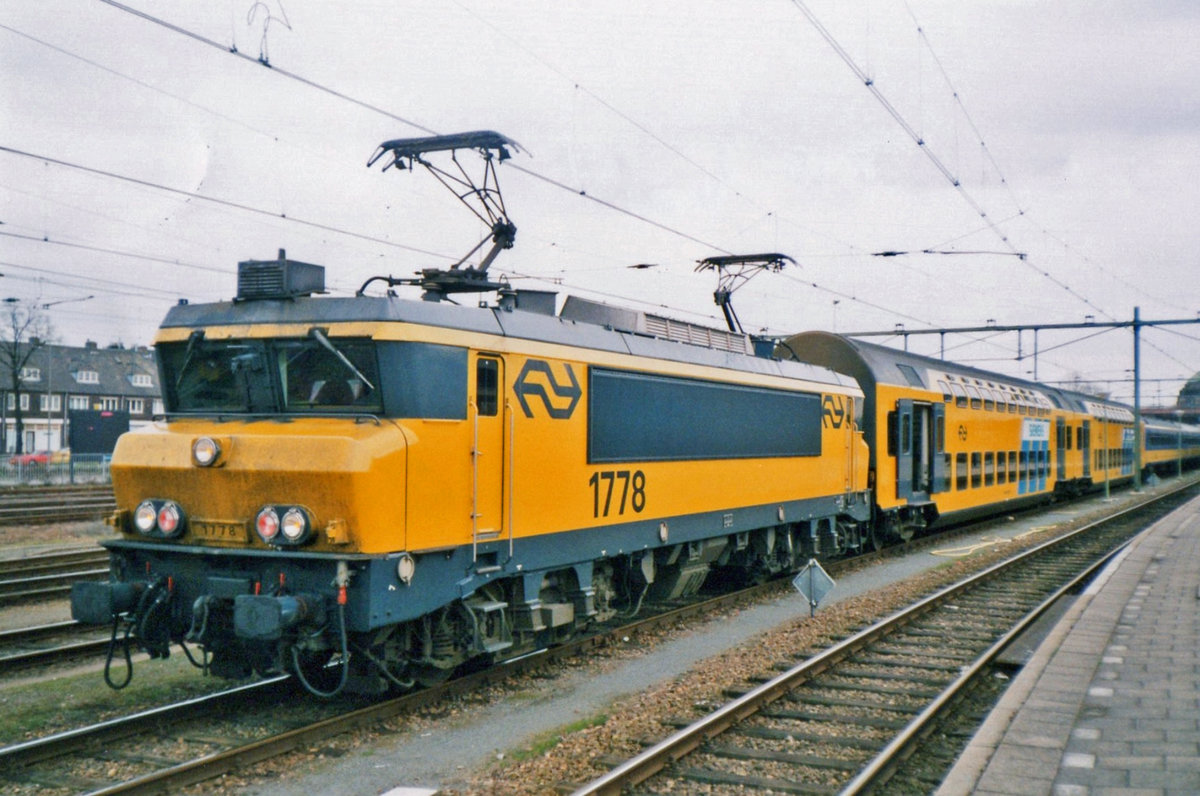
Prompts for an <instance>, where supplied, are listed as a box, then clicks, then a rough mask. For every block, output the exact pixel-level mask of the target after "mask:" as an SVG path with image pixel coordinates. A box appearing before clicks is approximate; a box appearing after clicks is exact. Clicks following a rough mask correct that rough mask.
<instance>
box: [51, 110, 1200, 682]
mask: <svg viewBox="0 0 1200 796" xmlns="http://www.w3.org/2000/svg"><path fill="white" fill-rule="evenodd" d="M513 148H516V145H515V144H513V142H511V141H510V140H508V139H507V138H504V137H503V136H500V135H498V134H496V133H490V132H478V133H466V134H461V135H455V136H438V137H432V138H422V139H402V140H398V141H389V142H386V143H385V144H384V145H382V146H381V147H380V149H379V151H378V152H377V153H376V155H375V156H374V157H373V158H372V159H371V163H374V162H376V161H377V160H379V159H381V158H384V157H385V156H386V158H387V166H397V167H407V168H413V167H415V166H416V165H421V166H423V167H425V168H427V169H430V170H434V171H436V170H437V167H436V166H435V165H433V164H432V162H431V161H432V160H433V158H432V157H430V153H434V152H442V151H452V150H456V149H471V150H475V151H477V152H479V153H480V154H482V155H483V163H484V168H485V180H484V187H483V188H480V189H479V190H477V191H475V192H474V193H472V194H469V195H470V196H473V197H474V198H475V199H476V200H478V201H479V202H480V203H481V205H482V208H481V211H480V212H481V213H482V214H483V215H484V217H486V218H488V219H489V220H490V222H491V224H492V229H491V233H490V235H489V237H490V239H491V242H492V248H491V249H490V251H488V252H487V253H486V255H485V256H484V258H483V259H482V261H481V263H480V265H478V266H464V265H462V264H461V263H460V264H459V265H458V266H455V267H454V268H451V269H444V270H439V269H427V270H425V271H422V272H421V273H420V274H419V275H418V276H417V277H416V278H414V279H396V278H393V277H390V276H389V277H377V278H373V279H372V280H368V282H367V284H364V286H363V289H360V290H359V291H358V294H357V295H355V296H352V297H329V296H322V295H320V294H321V293H323V292H324V270H323V269H322V268H320V267H319V266H314V265H310V264H306V263H301V262H296V261H293V260H289V259H287V258H286V256H285V255H284V253H283V252H282V251H281V252H280V255H279V258H278V259H277V260H267V261H247V262H243V263H240V264H239V270H238V294H237V297H236V299H235V300H233V301H230V302H221V303H214V304H181V305H179V306H176V307H174V308H172V310H171V311H170V312H169V313H168V315H167V317H166V318H165V320H164V321H163V323H162V326H161V328H160V330H159V333H158V335H157V338H156V342H155V345H156V349H157V352H158V360H159V368H160V376H161V383H162V385H163V393H164V395H163V397H164V402H165V405H166V413H165V415H164V416H163V417H161V418H159V419H158V420H157V421H156V422H155V424H153V425H152V426H151V427H148V428H145V429H140V430H138V431H135V432H131V433H129V434H126V435H125V436H123V437H122V438H121V439H120V441H119V443H118V445H117V448H116V451H115V452H114V455H113V460H112V481H113V489H114V492H115V495H116V500H117V511H116V513H115V514H114V516H113V517H112V520H111V521H112V524H113V525H114V527H115V529H116V530H117V531H118V532H119V537H118V538H114V539H112V540H109V541H106V542H105V546H106V547H107V548H108V550H109V552H110V555H111V562H112V566H111V571H112V574H111V578H110V580H109V581H108V582H105V583H77V584H75V585H74V587H73V591H72V595H71V608H72V614H73V615H74V617H75V618H76V619H77V620H79V621H81V622H86V623H93V624H105V625H111V626H112V630H113V642H112V645H111V647H110V651H109V659H108V664H109V665H108V666H106V669H105V678H106V680H107V681H108V682H109V684H110V685H112V686H113V687H121V686H123V685H124V684H126V683H128V682H129V679H130V678H131V677H132V667H131V665H130V664H129V661H130V658H129V653H130V651H131V649H132V648H133V647H135V646H136V647H139V648H141V649H143V650H145V651H147V652H149V654H150V655H151V657H166V656H167V655H168V654H169V652H170V650H171V647H172V646H174V645H176V644H178V645H181V646H182V647H183V649H184V650H185V651H186V652H187V654H188V656H189V657H191V658H193V660H194V661H195V662H197V664H198V665H201V666H203V667H204V668H205V670H206V671H208V672H212V673H213V674H216V675H219V676H222V677H230V678H240V677H245V676H248V675H250V674H252V673H255V672H257V673H262V674H268V673H274V672H280V671H285V672H291V673H293V674H295V675H296V676H297V677H298V678H299V679H300V681H301V682H302V683H303V684H304V685H305V687H307V688H308V689H309V690H310V691H311V692H312V693H314V694H317V695H319V696H332V695H334V694H337V693H340V692H342V691H355V692H368V693H378V692H382V691H385V690H388V689H392V688H400V689H404V688H410V687H413V686H414V685H417V684H428V683H431V682H437V681H439V680H441V679H443V678H445V677H446V676H448V675H449V674H450V673H451V672H452V671H453V670H454V669H455V668H457V667H459V666H460V665H461V664H463V663H465V662H467V661H485V662H486V661H500V660H503V659H505V658H509V657H513V656H516V655H520V654H524V653H525V652H528V651H530V650H534V649H537V648H540V647H542V646H545V645H549V644H554V643H556V642H560V641H562V640H564V639H566V638H569V637H571V636H572V635H574V634H576V633H579V632H580V631H582V630H584V629H585V628H587V627H588V626H589V625H591V624H593V623H596V622H599V621H604V620H606V619H609V618H612V617H614V616H615V615H617V614H618V613H634V612H636V611H637V610H638V609H639V607H640V606H641V605H642V604H643V602H644V601H653V600H670V599H678V598H681V597H684V596H686V595H689V594H692V593H694V592H696V591H697V590H698V589H699V588H700V587H701V586H702V585H703V584H704V583H705V582H706V581H708V580H710V579H716V578H729V577H735V578H739V579H756V578H763V577H770V576H772V575H775V574H780V573H785V572H790V571H794V570H796V569H798V568H799V567H800V566H802V565H803V564H804V563H805V562H807V561H808V559H809V558H810V557H812V556H832V555H842V554H847V553H853V552H856V551H860V550H863V549H865V548H869V547H874V546H878V545H880V544H885V543H889V542H893V541H896V540H901V539H907V538H910V537H911V536H912V534H913V533H914V532H917V531H921V530H924V529H926V528H928V527H930V526H931V525H932V524H933V523H934V522H935V521H936V520H937V519H938V518H939V517H944V516H947V515H956V514H966V513H971V512H978V511H988V510H991V511H994V510H1002V509H1005V508H1007V507H1009V506H1011V505H1013V504H1015V503H1019V502H1022V501H1029V500H1037V499H1045V498H1046V497H1047V496H1049V495H1051V494H1053V493H1054V492H1055V491H1064V490H1069V491H1078V490H1082V489H1086V488H1088V487H1090V486H1092V485H1094V484H1096V483H1101V482H1103V481H1104V480H1105V479H1112V480H1119V479H1121V478H1127V477H1129V475H1130V473H1131V472H1132V471H1131V463H1132V457H1131V456H1130V451H1131V440H1132V435H1127V434H1126V433H1125V432H1126V431H1127V430H1128V429H1130V428H1131V424H1132V415H1131V414H1130V413H1129V412H1128V410H1127V409H1125V408H1124V407H1121V406H1119V405H1116V404H1113V403H1111V402H1106V401H1100V400H1097V399H1093V398H1084V397H1083V396H1077V395H1073V394H1069V393H1064V392H1062V391H1057V390H1053V389H1050V388H1046V387H1043V386H1041V385H1037V384H1033V383H1030V382H1023V381H1018V380H1015V379H1009V378H1007V377H1001V376H997V375H995V374H989V373H986V372H983V371H977V370H973V369H969V368H961V367H957V366H954V365H951V364H949V363H945V362H940V361H935V360H927V359H924V358H922V357H916V356H912V355H908V354H904V353H901V352H896V351H891V350H889V349H886V348H883V347H880V346H873V345H869V344H864V343H860V342H857V341H852V340H848V339H845V338H841V337H837V336H835V335H830V334H825V333H808V334H800V335H796V336H794V337H791V338H788V339H786V340H782V341H777V343H778V345H776V346H775V347H774V349H773V350H770V348H769V347H764V346H763V345H761V342H762V341H754V340H752V339H750V338H749V337H748V336H747V335H745V334H742V333H740V330H739V329H737V328H736V325H735V324H734V323H733V321H732V320H731V321H730V324H729V325H730V330H729V331H724V330H719V329H707V328H701V327H696V326H693V325H689V324H684V323H679V322H677V321H672V320H668V319H666V318H661V317H656V316H652V315H647V314H643V313H639V312H633V311H629V310H625V309H620V308H614V307H610V306H607V305H603V304H598V303H594V302H589V301H583V300H580V299H578V298H575V297H570V298H568V299H567V300H566V302H565V304H564V305H563V306H562V308H561V310H559V311H557V312H556V306H555V301H554V297H553V296H551V295H548V294H545V293H538V292H529V291H516V290H512V289H511V288H510V287H509V286H508V285H507V284H504V283H502V282H494V281H491V280H490V278H489V277H488V275H487V266H488V265H489V264H490V263H491V261H492V260H493V259H494V257H495V256H496V254H497V253H498V252H499V251H501V250H503V249H505V248H508V247H510V246H511V245H512V242H513V238H514V236H515V232H516V228H515V226H513V225H512V223H511V222H510V221H509V220H508V218H507V215H506V214H505V212H504V210H503V204H502V203H500V202H499V201H498V195H497V194H498V192H497V190H496V189H495V179H494V178H495V171H494V170H495V167H496V164H497V163H498V162H499V161H502V160H503V159H504V158H506V157H507V156H508V152H509V150H510V149H513ZM456 176H457V172H456ZM460 198H461V197H460ZM487 241H488V238H485V239H484V241H483V242H481V243H480V244H479V246H476V247H475V249H473V250H472V252H475V251H478V250H479V249H480V248H481V247H482V246H483V245H484V244H486V243H487ZM732 259H735V258H727V260H732ZM464 260H465V258H464ZM723 264H724V265H728V264H730V262H728V261H727V262H725V263H723ZM376 279H378V280H382V281H386V282H387V284H388V285H389V287H390V286H391V285H395V284H417V285H420V286H421V287H423V288H424V291H425V293H424V297H425V298H426V299H427V300H425V301H409V300H403V299H400V298H398V297H396V296H395V295H394V294H393V293H392V292H391V291H390V290H389V291H388V292H387V294H386V295H383V296H370V295H366V294H365V288H366V287H367V286H368V285H369V284H370V283H371V282H373V281H376ZM480 291H493V292H496V293H497V294H498V295H499V301H498V303H497V304H496V305H495V306H475V307H468V306H460V305H458V304H454V303H451V302H444V301H439V300H438V299H441V298H445V297H447V296H448V295H450V294H453V293H459V292H480ZM725 298H726V300H727V299H728V294H727V293H726V294H725ZM726 312H727V317H731V318H732V315H731V309H730V308H728V307H726ZM756 342H759V343H760V345H757V346H756V345H755V343H756ZM764 348H766V350H765V351H764ZM947 423H949V424H950V428H952V429H957V428H960V427H962V428H966V429H967V430H968V431H969V433H968V434H967V435H966V436H965V439H960V438H959V435H956V434H950V435H947V434H946V433H945V430H946V427H947ZM1042 432H1046V433H1044V434H1043V433H1042ZM1188 444H1189V446H1190V447H1189V453H1188V456H1189V458H1191V457H1193V456H1195V455H1197V454H1200V434H1197V435H1194V436H1193V435H1191V433H1190V430H1189V436H1188ZM1172 461H1173V460H1172ZM120 652H123V653H124V656H125V664H126V667H127V669H126V672H125V675H124V677H119V676H116V675H115V674H114V672H113V671H112V664H113V663H114V659H115V658H116V657H117V655H118V653H120ZM197 656H198V657H199V660H198V661H197V660H195V659H196V657H197Z"/></svg>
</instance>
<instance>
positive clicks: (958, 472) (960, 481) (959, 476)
mask: <svg viewBox="0 0 1200 796" xmlns="http://www.w3.org/2000/svg"><path fill="white" fill-rule="evenodd" d="M954 469H955V473H954V475H955V482H956V483H955V489H957V490H958V491H960V492H961V491H962V490H964V489H966V488H967V454H965V453H960V454H958V456H956V457H955V459H954Z"/></svg>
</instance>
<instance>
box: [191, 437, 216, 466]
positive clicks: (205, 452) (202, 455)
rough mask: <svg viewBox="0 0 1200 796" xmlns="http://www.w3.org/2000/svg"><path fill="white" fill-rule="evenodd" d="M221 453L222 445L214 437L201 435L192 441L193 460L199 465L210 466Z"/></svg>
mask: <svg viewBox="0 0 1200 796" xmlns="http://www.w3.org/2000/svg"><path fill="white" fill-rule="evenodd" d="M220 455H221V446H220V445H218V444H217V441H216V440H215V439H213V438H212V437H200V438H199V439H197V440H196V441H195V442H193V443H192V461H193V462H195V463H196V465H197V466H199V467H209V466H211V465H212V463H213V462H215V461H216V460H217V457H219V456H220Z"/></svg>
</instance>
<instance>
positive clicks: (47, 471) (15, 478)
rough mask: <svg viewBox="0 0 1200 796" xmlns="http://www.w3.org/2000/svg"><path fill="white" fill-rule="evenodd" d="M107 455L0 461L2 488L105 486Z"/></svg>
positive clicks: (0, 483)
mask: <svg viewBox="0 0 1200 796" xmlns="http://www.w3.org/2000/svg"><path fill="white" fill-rule="evenodd" d="M111 458H112V457H111V456H109V455H107V454H99V453H95V454H84V453H80V454H74V455H71V456H54V455H50V456H46V457H41V456H40V455H35V456H33V457H29V456H25V457H17V456H10V457H8V458H0V486H18V485H23V484H106V483H108V482H109V476H108V462H109V459H111Z"/></svg>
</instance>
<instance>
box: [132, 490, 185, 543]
mask: <svg viewBox="0 0 1200 796" xmlns="http://www.w3.org/2000/svg"><path fill="white" fill-rule="evenodd" d="M184 525H185V517H184V514H183V509H182V508H180V506H179V504H178V503H176V502H175V501H173V500H143V501H142V502H141V503H139V504H138V507H137V508H136V509H134V511H133V527H134V528H137V531H138V533H140V534H142V535H143V536H150V537H165V538H168V539H173V538H175V537H177V536H179V535H180V534H182V533H183V527H184Z"/></svg>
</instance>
